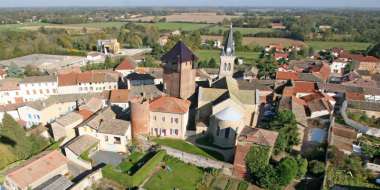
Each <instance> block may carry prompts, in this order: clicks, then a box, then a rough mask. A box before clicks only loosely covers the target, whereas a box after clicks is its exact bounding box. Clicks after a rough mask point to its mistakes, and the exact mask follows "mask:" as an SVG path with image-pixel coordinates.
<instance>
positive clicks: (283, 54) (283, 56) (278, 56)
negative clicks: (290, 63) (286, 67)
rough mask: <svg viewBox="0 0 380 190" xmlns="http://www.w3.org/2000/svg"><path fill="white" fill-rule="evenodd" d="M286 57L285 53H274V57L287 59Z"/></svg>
mask: <svg viewBox="0 0 380 190" xmlns="http://www.w3.org/2000/svg"><path fill="white" fill-rule="evenodd" d="M288 57H289V55H288V54H287V53H275V54H274V58H275V59H281V58H284V59H287V58H288Z"/></svg>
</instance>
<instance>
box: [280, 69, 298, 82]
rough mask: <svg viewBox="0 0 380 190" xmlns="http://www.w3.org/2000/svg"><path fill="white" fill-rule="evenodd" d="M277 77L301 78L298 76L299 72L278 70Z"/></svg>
mask: <svg viewBox="0 0 380 190" xmlns="http://www.w3.org/2000/svg"><path fill="white" fill-rule="evenodd" d="M276 79H277V80H299V77H298V73H296V72H286V71H277V73H276Z"/></svg>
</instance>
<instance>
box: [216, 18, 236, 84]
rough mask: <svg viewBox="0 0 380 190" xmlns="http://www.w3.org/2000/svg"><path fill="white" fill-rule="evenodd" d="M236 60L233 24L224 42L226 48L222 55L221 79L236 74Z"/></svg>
mask: <svg viewBox="0 0 380 190" xmlns="http://www.w3.org/2000/svg"><path fill="white" fill-rule="evenodd" d="M235 58H236V56H235V42H234V34H233V30H232V24H231V26H230V31H229V33H228V36H227V39H226V41H225V42H224V47H223V50H222V53H221V55H220V66H219V78H223V77H226V76H231V77H232V75H233V74H234V64H235Z"/></svg>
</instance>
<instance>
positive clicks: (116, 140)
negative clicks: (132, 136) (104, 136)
mask: <svg viewBox="0 0 380 190" xmlns="http://www.w3.org/2000/svg"><path fill="white" fill-rule="evenodd" d="M113 141H114V143H113V144H121V139H120V137H114V138H113Z"/></svg>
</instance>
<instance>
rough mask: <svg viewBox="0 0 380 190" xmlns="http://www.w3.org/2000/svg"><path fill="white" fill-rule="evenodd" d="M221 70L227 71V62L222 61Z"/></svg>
mask: <svg viewBox="0 0 380 190" xmlns="http://www.w3.org/2000/svg"><path fill="white" fill-rule="evenodd" d="M223 70H225V71H227V63H224V68H223Z"/></svg>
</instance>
